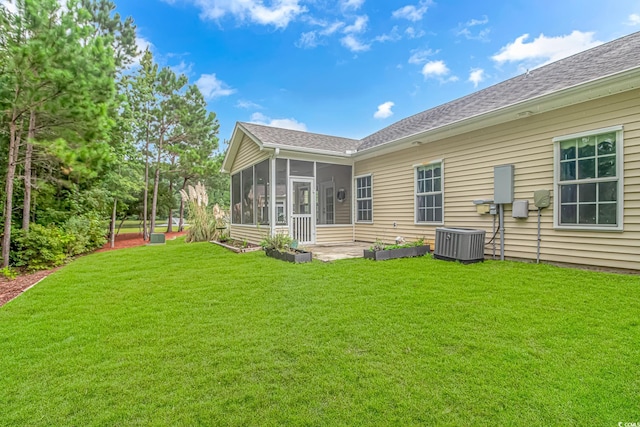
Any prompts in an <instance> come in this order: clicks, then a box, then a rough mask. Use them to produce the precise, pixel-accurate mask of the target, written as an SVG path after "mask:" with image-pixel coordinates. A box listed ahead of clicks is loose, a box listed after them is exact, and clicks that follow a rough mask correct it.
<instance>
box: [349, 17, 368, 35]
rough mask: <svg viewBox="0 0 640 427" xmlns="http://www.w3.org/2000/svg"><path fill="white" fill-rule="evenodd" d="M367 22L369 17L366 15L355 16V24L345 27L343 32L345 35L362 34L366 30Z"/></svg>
mask: <svg viewBox="0 0 640 427" xmlns="http://www.w3.org/2000/svg"><path fill="white" fill-rule="evenodd" d="M368 21H369V17H368V16H367V15H362V16H357V17H356V20H355V22H354V23H353V24H351V25H348V26H346V27H345V28H344V31H343V32H344V33H345V34H359V33H362V32H364V31H365V30H366V29H367V22H368Z"/></svg>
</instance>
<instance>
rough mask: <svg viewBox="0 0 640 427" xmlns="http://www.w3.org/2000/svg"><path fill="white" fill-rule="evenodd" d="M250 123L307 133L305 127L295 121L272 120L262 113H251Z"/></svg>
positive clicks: (290, 119)
mask: <svg viewBox="0 0 640 427" xmlns="http://www.w3.org/2000/svg"><path fill="white" fill-rule="evenodd" d="M251 123H256V124H259V125H266V126H273V127H278V128H284V129H291V130H300V131H303V132H306V131H307V125H305V124H304V123H301V122H299V121H297V120H296V119H292V118H289V119H272V118H270V117H267V116H265V115H264V114H262V113H253V114H252V115H251Z"/></svg>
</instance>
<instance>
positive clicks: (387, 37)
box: [373, 26, 402, 43]
mask: <svg viewBox="0 0 640 427" xmlns="http://www.w3.org/2000/svg"><path fill="white" fill-rule="evenodd" d="M400 39H402V36H401V35H400V33H399V32H398V27H397V26H396V27H393V28H392V29H391V32H390V33H388V34H381V35H379V36H376V37H375V38H374V39H373V41H376V42H380V43H384V42H397V41H398V40H400Z"/></svg>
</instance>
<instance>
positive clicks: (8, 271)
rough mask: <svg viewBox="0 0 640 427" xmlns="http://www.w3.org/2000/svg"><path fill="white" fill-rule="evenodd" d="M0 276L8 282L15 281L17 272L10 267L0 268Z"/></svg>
mask: <svg viewBox="0 0 640 427" xmlns="http://www.w3.org/2000/svg"><path fill="white" fill-rule="evenodd" d="M0 276H2V277H4V278H5V279H8V280H15V279H16V277H18V272H17V271H16V270H14V269H13V268H11V267H3V268H0Z"/></svg>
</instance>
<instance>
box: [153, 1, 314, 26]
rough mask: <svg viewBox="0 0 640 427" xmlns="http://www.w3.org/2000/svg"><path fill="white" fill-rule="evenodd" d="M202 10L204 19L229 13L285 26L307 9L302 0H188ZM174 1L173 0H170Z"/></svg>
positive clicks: (268, 23)
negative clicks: (267, 0) (269, 1)
mask: <svg viewBox="0 0 640 427" xmlns="http://www.w3.org/2000/svg"><path fill="white" fill-rule="evenodd" d="M165 1H166V0H165ZM188 1H190V2H191V3H193V4H195V5H196V6H198V7H199V8H200V10H201V14H200V16H201V18H202V19H212V20H216V21H217V20H219V19H221V18H223V17H224V16H225V15H227V14H229V15H232V16H234V17H235V18H236V19H239V20H241V21H245V20H248V21H251V22H254V23H256V24H261V25H273V26H274V27H276V28H285V27H287V25H289V23H290V22H291V21H293V20H295V19H296V18H297V17H298V16H300V15H302V14H303V13H305V12H306V11H307V9H306V8H305V7H304V6H302V5H300V1H301V0H273V1H271V5H270V6H265V5H264V2H263V1H262V0H188ZM169 3H173V1H169Z"/></svg>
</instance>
